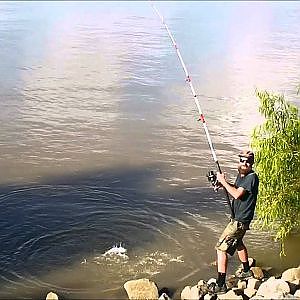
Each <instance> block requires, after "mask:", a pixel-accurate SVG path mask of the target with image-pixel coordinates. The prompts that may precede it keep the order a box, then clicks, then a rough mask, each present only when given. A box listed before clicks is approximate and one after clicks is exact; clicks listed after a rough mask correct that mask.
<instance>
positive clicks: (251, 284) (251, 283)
mask: <svg viewBox="0 0 300 300" xmlns="http://www.w3.org/2000/svg"><path fill="white" fill-rule="evenodd" d="M260 285H261V281H260V280H258V279H255V278H250V279H248V284H247V288H250V289H255V290H258V288H259V286H260Z"/></svg>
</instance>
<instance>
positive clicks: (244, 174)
mask: <svg viewBox="0 0 300 300" xmlns="http://www.w3.org/2000/svg"><path fill="white" fill-rule="evenodd" d="M253 164H254V154H253V152H252V151H249V150H244V151H242V152H241V153H240V154H239V165H238V171H239V173H238V175H237V178H236V180H235V183H234V184H231V183H229V182H227V180H226V178H225V175H224V174H223V173H219V172H218V173H217V180H218V184H219V186H220V187H223V188H225V189H226V190H227V192H228V193H229V194H230V195H231V196H232V197H233V198H234V199H233V201H232V209H233V213H234V218H233V219H231V220H230V222H229V224H228V225H227V226H226V228H225V230H224V232H223V233H222V235H221V236H220V238H219V241H218V243H217V245H216V250H217V262H218V279H217V285H215V286H213V287H212V289H213V291H212V292H213V293H216V294H222V293H226V291H227V286H226V283H225V278H226V271H227V261H228V256H227V254H230V255H233V254H234V252H235V250H237V253H238V257H239V259H240V260H241V262H242V264H243V269H242V270H241V271H237V272H236V274H235V275H236V277H238V278H240V279H246V278H250V277H252V276H253V273H252V271H251V270H250V266H249V261H248V252H247V248H246V246H245V245H244V243H243V240H242V239H243V237H244V235H245V233H246V230H248V229H249V225H250V222H251V221H252V219H253V216H254V210H255V205H256V199H257V194H258V185H259V179H258V176H257V175H256V173H255V172H254V171H253V170H252V165H253Z"/></svg>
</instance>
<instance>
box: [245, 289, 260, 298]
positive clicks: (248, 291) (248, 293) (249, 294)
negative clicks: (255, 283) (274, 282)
mask: <svg viewBox="0 0 300 300" xmlns="http://www.w3.org/2000/svg"><path fill="white" fill-rule="evenodd" d="M256 292H257V290H256V289H253V288H251V287H247V288H246V289H244V295H246V296H247V297H248V298H252V297H253V296H254V295H255V294H256Z"/></svg>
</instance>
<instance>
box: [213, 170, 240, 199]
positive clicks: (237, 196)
mask: <svg viewBox="0 0 300 300" xmlns="http://www.w3.org/2000/svg"><path fill="white" fill-rule="evenodd" d="M217 180H218V181H219V183H221V184H222V186H223V187H224V188H225V189H226V190H227V192H228V193H229V194H230V195H231V196H232V197H233V198H234V199H240V198H241V197H242V196H243V195H244V194H245V192H246V190H245V189H244V188H242V187H238V188H236V187H235V186H233V185H232V184H230V183H228V182H227V181H226V179H225V175H224V173H219V172H217Z"/></svg>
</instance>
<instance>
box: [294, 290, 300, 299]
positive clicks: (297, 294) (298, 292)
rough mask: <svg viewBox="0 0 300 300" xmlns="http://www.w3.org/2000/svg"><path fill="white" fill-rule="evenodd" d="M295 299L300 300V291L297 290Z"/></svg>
mask: <svg viewBox="0 0 300 300" xmlns="http://www.w3.org/2000/svg"><path fill="white" fill-rule="evenodd" d="M294 297H296V298H300V290H297V291H296V292H295V294H294Z"/></svg>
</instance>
